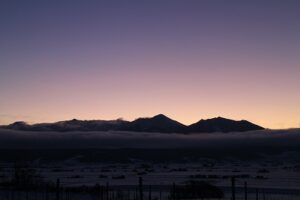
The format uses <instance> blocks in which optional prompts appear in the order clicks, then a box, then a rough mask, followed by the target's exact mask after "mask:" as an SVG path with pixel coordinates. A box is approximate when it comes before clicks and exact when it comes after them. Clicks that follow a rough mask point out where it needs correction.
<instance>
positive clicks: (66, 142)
mask: <svg viewBox="0 0 300 200" xmlns="http://www.w3.org/2000/svg"><path fill="white" fill-rule="evenodd" d="M299 144H300V129H291V130H276V131H274V130H263V131H254V132H243V133H210V134H189V135H183V134H162V133H135V132H64V133H62V132H28V131H27V132H24V131H13V130H5V129H2V130H0V146H1V148H205V149H218V148H268V147H276V148H297V147H298V146H299Z"/></svg>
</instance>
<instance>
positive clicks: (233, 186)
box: [231, 176, 235, 200]
mask: <svg viewBox="0 0 300 200" xmlns="http://www.w3.org/2000/svg"><path fill="white" fill-rule="evenodd" d="M231 193H232V200H235V177H234V176H232V177H231Z"/></svg>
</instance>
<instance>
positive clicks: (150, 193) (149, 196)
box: [149, 185, 152, 200]
mask: <svg viewBox="0 0 300 200" xmlns="http://www.w3.org/2000/svg"><path fill="white" fill-rule="evenodd" d="M151 199H152V197H151V185H149V200H151Z"/></svg>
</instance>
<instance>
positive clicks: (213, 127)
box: [0, 114, 264, 134]
mask: <svg viewBox="0 0 300 200" xmlns="http://www.w3.org/2000/svg"><path fill="white" fill-rule="evenodd" d="M0 127H1V128H5V129H12V130H22V131H56V132H67V131H132V132H158V133H185V134H187V133H212V132H224V133H227V132H245V131H254V130H262V129H264V128H263V127H261V126H258V125H256V124H253V123H251V122H248V121H246V120H241V121H235V120H231V119H225V118H222V117H217V118H212V119H207V120H203V119H202V120H200V121H198V122H197V123H194V124H191V125H189V126H186V125H184V124H181V123H179V122H177V121H175V120H173V119H170V118H169V117H167V116H165V115H163V114H159V115H156V116H154V117H151V118H138V119H136V120H134V121H131V122H130V121H125V120H122V119H117V120H77V119H72V120H67V121H59V122H54V123H40V124H33V125H29V124H27V123H25V122H22V121H19V122H15V123H12V124H10V125H6V126H0Z"/></svg>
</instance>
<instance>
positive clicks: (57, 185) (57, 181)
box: [56, 178, 60, 200]
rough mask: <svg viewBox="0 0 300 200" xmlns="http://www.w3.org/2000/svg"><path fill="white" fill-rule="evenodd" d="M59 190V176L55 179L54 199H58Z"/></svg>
mask: <svg viewBox="0 0 300 200" xmlns="http://www.w3.org/2000/svg"><path fill="white" fill-rule="evenodd" d="M59 190H60V180H59V178H58V179H57V180H56V200H59V192H60V191H59Z"/></svg>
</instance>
